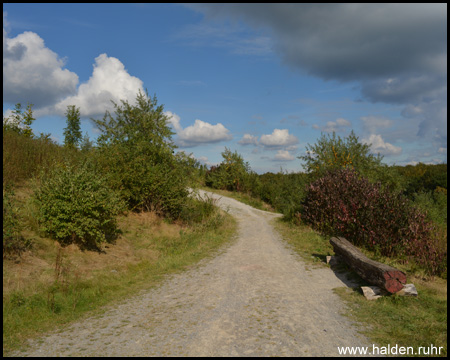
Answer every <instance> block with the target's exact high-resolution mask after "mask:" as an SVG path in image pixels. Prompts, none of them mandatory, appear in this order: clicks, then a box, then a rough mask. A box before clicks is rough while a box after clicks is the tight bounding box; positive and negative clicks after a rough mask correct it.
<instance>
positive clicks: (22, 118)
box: [3, 103, 36, 137]
mask: <svg viewBox="0 0 450 360" xmlns="http://www.w3.org/2000/svg"><path fill="white" fill-rule="evenodd" d="M32 107H33V104H29V103H28V104H27V108H26V111H25V113H24V112H23V110H22V104H21V103H17V104H16V106H15V108H14V110H12V115H11V116H10V117H8V118H3V129H4V130H13V131H15V132H17V133H19V134H22V135H24V136H26V137H33V130H31V124H32V123H33V121H34V120H36V119H35V118H34V117H33V110H32Z"/></svg>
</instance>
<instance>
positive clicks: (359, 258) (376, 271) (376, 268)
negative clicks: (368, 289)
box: [330, 237, 406, 294]
mask: <svg viewBox="0 0 450 360" xmlns="http://www.w3.org/2000/svg"><path fill="white" fill-rule="evenodd" d="M330 243H331V245H332V246H333V249H334V252H335V253H336V255H338V256H340V257H341V258H342V259H343V260H344V261H345V262H346V263H347V264H348V265H349V266H350V267H351V268H352V269H353V270H354V271H355V272H356V273H357V274H358V275H359V276H361V277H362V278H363V279H364V280H366V281H368V282H370V283H371V284H374V285H377V286H379V287H381V288H382V289H385V290H386V291H388V292H390V293H392V294H393V293H396V292H397V291H400V290H401V289H403V286H404V285H405V284H406V274H405V273H404V272H402V271H400V270H397V269H396V268H393V267H392V266H389V265H386V264H382V263H379V262H377V261H374V260H371V259H369V258H368V257H367V256H365V255H364V254H363V253H362V252H361V251H360V250H358V249H357V248H356V247H355V246H353V245H352V244H351V243H350V242H349V241H348V240H346V239H344V238H342V237H332V238H331V239H330Z"/></svg>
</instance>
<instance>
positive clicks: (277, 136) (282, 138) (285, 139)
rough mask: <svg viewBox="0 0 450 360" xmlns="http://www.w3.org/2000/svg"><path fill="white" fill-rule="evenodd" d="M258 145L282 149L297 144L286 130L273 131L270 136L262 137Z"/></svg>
mask: <svg viewBox="0 0 450 360" xmlns="http://www.w3.org/2000/svg"><path fill="white" fill-rule="evenodd" d="M259 143H260V144H261V145H263V146H265V147H282V146H290V145H295V144H298V139H297V137H296V136H294V135H292V134H289V130H288V129H275V130H274V131H273V132H272V134H269V135H262V136H261V138H260V140H259Z"/></svg>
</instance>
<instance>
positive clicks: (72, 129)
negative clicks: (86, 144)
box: [64, 105, 82, 148]
mask: <svg viewBox="0 0 450 360" xmlns="http://www.w3.org/2000/svg"><path fill="white" fill-rule="evenodd" d="M66 119H67V127H66V128H65V129H64V146H66V147H69V148H76V147H77V146H78V145H79V143H80V142H81V137H82V134H81V130H80V109H79V108H77V107H75V105H68V106H67V111H66Z"/></svg>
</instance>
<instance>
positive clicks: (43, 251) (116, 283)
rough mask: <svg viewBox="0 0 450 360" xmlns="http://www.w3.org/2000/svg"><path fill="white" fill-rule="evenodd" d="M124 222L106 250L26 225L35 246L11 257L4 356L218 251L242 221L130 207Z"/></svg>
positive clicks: (7, 262)
mask: <svg viewBox="0 0 450 360" xmlns="http://www.w3.org/2000/svg"><path fill="white" fill-rule="evenodd" d="M19 195H20V194H19ZM119 227H120V229H121V231H122V235H121V236H120V238H119V239H118V240H117V241H116V242H115V243H114V244H108V245H106V246H104V248H103V252H101V253H98V252H92V251H84V252H83V251H80V250H79V249H78V247H77V246H75V245H70V246H67V247H65V248H61V247H60V246H59V245H58V244H57V243H56V242H54V241H53V240H51V239H48V238H45V237H41V236H39V235H38V234H37V233H36V232H34V231H32V230H27V231H24V233H23V235H24V236H25V237H26V238H29V239H32V243H33V246H32V248H31V249H30V250H28V251H26V252H25V253H23V254H22V256H21V257H20V258H16V259H6V260H4V261H3V355H4V356H7V355H8V354H9V353H11V352H12V351H13V350H20V349H21V348H23V347H24V346H26V341H27V339H32V338H36V337H38V336H41V335H43V334H45V333H46V332H48V331H51V330H55V329H57V328H59V327H60V326H63V325H67V324H69V323H70V322H72V321H75V320H80V319H81V318H84V317H87V316H91V315H94V314H97V313H99V312H101V311H104V308H102V307H104V306H105V305H107V304H113V303H115V302H117V301H123V300H125V299H126V298H127V297H129V296H132V295H134V294H137V293H138V292H139V291H141V290H146V289H149V288H151V287H153V286H156V285H157V284H159V283H161V281H162V280H163V279H164V278H165V277H166V276H167V275H169V274H172V273H175V272H179V271H182V270H185V269H187V268H189V267H190V266H193V265H194V264H196V263H198V261H199V260H201V259H203V258H205V257H207V256H212V255H213V254H214V253H215V252H216V251H217V250H218V249H220V248H221V247H222V246H223V245H224V244H226V243H229V242H230V241H231V239H232V238H233V234H234V233H235V231H236V222H235V220H234V219H233V218H232V217H231V216H230V215H229V214H226V213H224V212H222V211H220V210H218V209H217V211H216V212H215V213H214V214H213V215H211V216H210V217H209V218H208V219H207V220H204V221H202V222H201V223H199V224H195V225H191V226H187V225H183V224H180V223H168V222H167V221H165V220H164V219H162V218H160V217H158V216H157V215H155V214H154V213H130V214H128V215H127V216H122V217H120V219H119Z"/></svg>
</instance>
